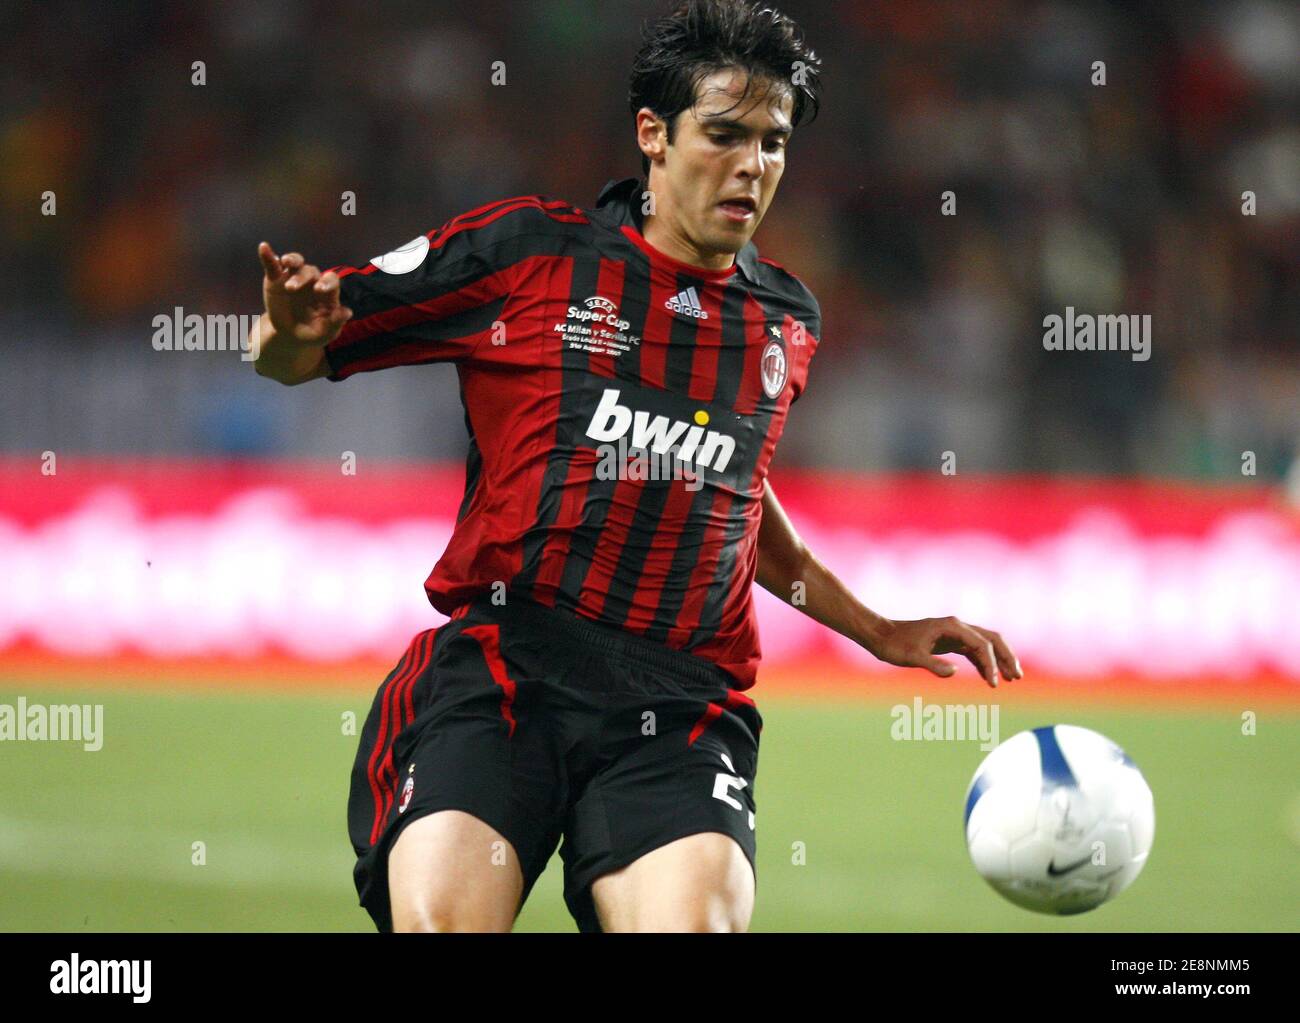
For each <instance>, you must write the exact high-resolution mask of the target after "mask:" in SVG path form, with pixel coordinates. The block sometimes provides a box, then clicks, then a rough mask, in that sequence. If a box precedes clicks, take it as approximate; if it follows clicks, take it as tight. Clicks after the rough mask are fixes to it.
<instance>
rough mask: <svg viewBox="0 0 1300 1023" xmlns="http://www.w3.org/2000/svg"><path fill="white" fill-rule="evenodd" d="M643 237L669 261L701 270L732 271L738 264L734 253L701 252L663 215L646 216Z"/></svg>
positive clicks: (643, 222)
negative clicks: (735, 264)
mask: <svg viewBox="0 0 1300 1023" xmlns="http://www.w3.org/2000/svg"><path fill="white" fill-rule="evenodd" d="M641 237H642V238H644V239H645V240H646V241H647V242H649V243H650V246H651V247H652V248H654V249H656V250H658V251H659V252H662V253H663V254H664V255H665V256H667V257H668V258H669V259H675V260H677V262H679V263H685V264H686V265H687V266H694V267H698V268H699V269H701V270H713V271H716V270H730V269H731V267H732V265H733V264H734V263H735V262H736V254H735V253H734V252H701V251H700V250H699V249H698V248H696V247H695V246H694V245H692V244H691V242H690V240H689V239H688V238H687V237H686V234H685V232H684V231H682V230H681V229H680V228H679V227H677V226H676V225H675V224H674V223H673V222H672V221H671V220H670V219H669V218H668V217H667V216H665V215H663V214H658V215H650V214H647V215H646V216H645V218H644V219H643V221H642V224H641Z"/></svg>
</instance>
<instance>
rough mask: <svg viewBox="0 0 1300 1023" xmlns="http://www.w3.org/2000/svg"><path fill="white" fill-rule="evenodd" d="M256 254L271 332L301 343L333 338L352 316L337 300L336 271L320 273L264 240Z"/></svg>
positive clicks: (298, 255)
mask: <svg viewBox="0 0 1300 1023" xmlns="http://www.w3.org/2000/svg"><path fill="white" fill-rule="evenodd" d="M257 255H258V258H259V259H261V261H262V269H263V271H264V272H265V276H264V277H263V279H262V300H263V301H264V302H265V303H266V313H267V316H269V317H270V320H271V326H272V327H273V328H274V329H275V332H276V333H277V334H281V335H284V336H286V337H291V338H293V339H294V340H295V341H297V342H298V343H299V344H303V345H311V346H321V345H327V344H329V343H330V342H331V341H333V340H334V338H335V337H337V336H338V333H339V331H340V330H342V329H343V324H345V323H347V322H348V320H350V319H351V318H352V310H351V309H349V308H348V307H347V306H344V305H341V304H340V303H339V277H338V274H336V273H334V272H333V271H330V272H329V273H324V274H322V273H321V272H320V269H319V268H318V267H315V266H313V265H312V264H310V263H308V262H307V261H306V260H305V259H303V257H302V254H301V253H298V252H289V253H286V254H285V255H283V256H277V255H276V254H275V252H274V251H273V250H272V248H271V246H270V245H268V244H267V243H266V242H262V244H260V245H259V246H258V247H257Z"/></svg>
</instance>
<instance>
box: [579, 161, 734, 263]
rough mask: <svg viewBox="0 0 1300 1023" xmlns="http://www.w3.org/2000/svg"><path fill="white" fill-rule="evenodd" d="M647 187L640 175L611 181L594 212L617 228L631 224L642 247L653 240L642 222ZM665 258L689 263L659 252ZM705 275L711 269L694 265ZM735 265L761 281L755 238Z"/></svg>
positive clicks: (648, 247) (644, 247)
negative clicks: (645, 233)
mask: <svg viewBox="0 0 1300 1023" xmlns="http://www.w3.org/2000/svg"><path fill="white" fill-rule="evenodd" d="M644 191H645V184H644V182H643V181H642V179H641V178H624V179H623V180H622V181H610V182H609V183H608V184H606V185H605V187H604V188H602V189H601V190H600V195H599V196H597V197H596V211H597V212H596V214H595V216H596V217H597V218H599V219H601V220H603V221H604V223H606V224H608V225H609V226H611V227H613V228H614V229H615V230H620V229H621V228H623V227H625V226H627V227H631V228H632V229H633V230H634V231H635V232H636V234H637V239H636V240H637V241H638V243H639V245H640V247H641V248H642V249H643V250H647V251H658V250H651V247H650V243H649V242H647V241H646V240H645V236H644V235H643V234H642V233H641V228H642V222H643V220H644V218H643V217H642V216H641V196H642V194H643V193H644ZM660 255H661V256H663V258H664V259H666V260H668V261H669V262H677V263H678V264H679V265H681V266H685V265H686V264H684V263H680V261H677V260H673V259H672V258H671V257H669V256H667V255H664V254H663V253H660ZM694 269H696V270H698V271H699V272H700V273H701V274H703V275H708V274H709V273H710V271H707V270H703V269H702V268H698V267H696V268H694ZM736 269H737V270H738V271H739V272H740V273H741V274H743V275H744V276H745V278H746V279H747V280H748V281H749V283H750V284H757V283H758V248H757V247H756V246H755V245H754V243H753V242H747V243H746V245H745V247H744V248H743V249H741V250H740V251H739V252H737V253H736Z"/></svg>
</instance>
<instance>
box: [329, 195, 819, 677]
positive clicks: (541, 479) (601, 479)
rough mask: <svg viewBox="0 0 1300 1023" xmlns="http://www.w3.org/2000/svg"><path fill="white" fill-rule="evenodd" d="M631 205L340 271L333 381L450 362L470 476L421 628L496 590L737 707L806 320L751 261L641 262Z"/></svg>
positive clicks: (429, 237)
mask: <svg viewBox="0 0 1300 1023" xmlns="http://www.w3.org/2000/svg"><path fill="white" fill-rule="evenodd" d="M643 188H644V186H643V182H642V181H641V180H640V179H637V178H628V179H626V180H624V181H620V182H611V183H610V184H608V185H606V187H605V188H604V190H603V191H602V192H601V194H600V197H599V198H598V199H597V202H596V206H595V208H594V209H590V210H584V209H579V208H577V207H574V206H571V205H569V204H568V203H565V202H562V201H559V200H556V199H550V198H547V197H545V196H536V195H533V196H522V197H519V198H514V199H505V200H502V201H501V202H496V203H492V204H490V205H487V206H483V207H481V208H479V209H476V210H472V211H470V212H468V213H465V214H463V215H461V216H459V217H456V218H454V219H452V220H450V221H448V222H447V223H446V224H444V225H443V226H441V227H439V228H438V229H436V230H434V231H431V232H429V233H428V234H426V235H421V236H420V237H418V238H416V239H415V240H414V241H412V242H409V243H407V244H406V245H404V246H402V247H401V248H400V249H397V250H396V251H394V252H390V253H388V254H387V255H385V256H380V257H377V258H376V259H374V260H371V262H370V263H369V264H368V265H366V266H363V267H336V268H335V269H336V270H337V272H338V273H339V275H340V277H341V278H342V282H341V296H342V301H343V303H344V304H345V305H347V306H349V307H351V309H352V310H353V317H352V319H351V320H350V321H349V322H348V324H347V325H346V326H345V327H344V328H343V330H342V332H341V333H340V334H339V335H338V337H337V338H335V339H334V341H332V342H331V343H330V344H329V345H328V347H327V348H326V350H325V354H326V358H327V360H328V363H329V369H330V374H329V379H331V380H342V379H344V378H345V377H348V376H351V375H352V374H353V373H360V372H367V371H370V370H377V369H384V368H387V367H389V366H401V365H409V364H413V363H425V362H454V363H455V364H456V368H457V372H458V373H459V376H460V393H461V400H462V402H463V404H464V408H465V423H466V427H467V429H468V431H469V456H468V460H467V466H466V479H465V494H464V498H463V499H462V501H461V504H460V509H459V512H458V515H457V520H456V526H455V530H454V532H453V535H452V538H451V540H450V542H449V543H448V545H447V549H446V551H445V552H444V553H443V555H442V558H441V559H440V560H439V561H438V563H437V565H436V566H435V567H434V569H433V572H432V573H431V574H430V575H429V578H428V580H427V581H426V583H425V589H426V591H427V592H428V595H429V600H430V602H431V603H432V604H433V606H434V607H436V608H437V609H438V610H439V611H441V612H443V613H444V614H448V615H450V614H452V613H453V612H454V611H455V610H456V609H457V608H458V607H460V606H461V605H463V604H465V603H466V602H468V601H469V600H471V599H472V598H474V597H477V596H479V595H481V594H484V593H491V592H498V593H499V592H503V590H502V586H501V585H500V584H504V592H508V593H512V594H514V593H517V594H521V595H523V596H525V597H528V598H530V599H532V600H535V601H537V602H539V603H541V604H545V605H547V606H550V607H558V608H562V609H565V610H567V611H569V612H571V613H573V614H576V615H580V616H582V617H585V618H590V619H593V620H596V621H599V622H603V623H606V624H608V625H611V626H614V627H617V628H621V629H626V630H628V631H630V632H633V633H636V634H638V635H641V636H644V637H647V638H649V639H652V640H655V641H657V642H660V643H663V644H664V645H666V646H668V647H671V648H673V649H676V650H684V651H687V652H689V653H692V654H695V655H697V656H699V657H702V658H706V659H708V660H710V661H712V662H714V663H715V664H718V665H719V666H721V667H722V668H723V669H725V670H726V671H728V672H730V673H731V674H732V675H733V676H734V677H735V679H736V687H737V688H739V689H746V688H748V687H749V686H751V685H752V684H753V683H754V679H755V673H756V670H757V667H758V663H759V659H760V647H759V639H758V629H757V625H756V622H755V618H754V611H753V606H752V603H751V596H750V589H751V586H752V583H753V580H754V574H755V569H756V566H757V543H758V527H759V521H760V518H761V514H762V498H763V484H764V479H765V478H766V476H767V471H768V464H769V462H770V461H771V458H772V452H773V450H774V449H775V447H776V442H777V440H778V439H779V438H780V436H781V431H782V428H783V426H784V424H785V418H786V414H787V411H788V409H789V406H790V403H791V402H792V401H794V400H795V399H797V398H798V397H799V395H800V393H801V392H802V391H803V388H804V384H805V382H806V380H807V375H808V364H809V361H810V359H811V358H812V355H813V352H814V350H815V349H816V347H817V343H818V339H819V337H820V335H821V311H820V307H819V306H818V303H817V301H816V299H815V298H814V297H813V295H812V293H811V292H810V291H809V290H808V288H807V287H805V286H804V284H803V283H802V282H801V281H799V280H798V279H797V278H796V277H794V276H793V275H792V274H790V273H789V272H788V271H786V270H784V269H783V268H782V267H780V266H779V265H777V264H776V263H773V262H772V261H770V260H766V259H761V258H760V257H759V255H758V250H757V249H756V248H755V247H754V245H753V243H752V242H751V243H749V244H748V245H746V246H745V248H744V249H742V250H741V251H740V252H739V253H738V254H737V256H736V259H735V263H734V265H733V266H732V267H731V268H729V269H727V270H720V271H713V270H706V269H702V268H699V267H695V266H690V265H688V264H685V263H682V262H679V261H677V260H674V259H672V258H670V257H668V256H666V255H665V254H663V253H661V252H659V251H658V250H656V249H655V248H653V247H652V246H651V245H650V244H649V243H648V242H647V241H646V240H645V238H644V237H643V236H642V233H641V228H642V224H643V217H642V214H641V204H642V201H643V195H644V190H643Z"/></svg>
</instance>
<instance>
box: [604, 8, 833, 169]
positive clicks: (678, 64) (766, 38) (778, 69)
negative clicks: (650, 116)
mask: <svg viewBox="0 0 1300 1023" xmlns="http://www.w3.org/2000/svg"><path fill="white" fill-rule="evenodd" d="M800 65H802V67H800ZM733 67H734V68H739V69H741V70H743V71H745V72H747V73H748V81H747V82H746V83H745V95H744V96H742V97H741V99H740V100H739V101H738V102H737V104H736V105H737V106H739V105H740V103H743V102H744V101H745V100H746V99H748V98H749V95H750V90H751V89H752V88H754V87H755V83H756V81H761V80H767V81H769V82H782V83H785V84H786V85H787V86H789V87H790V89H791V90H792V92H793V93H794V111H793V114H792V117H791V121H792V123H793V124H794V125H798V124H799V123H800V122H801V121H802V120H803V118H804V115H805V114H807V113H809V112H811V114H812V116H811V117H810V118H809V120H810V121H811V120H814V119H816V117H817V112H818V110H819V109H820V108H821V93H822V84H821V59H820V58H819V57H818V56H817V54H816V53H814V52H813V51H812V50H811V49H809V48H808V46H807V44H806V43H805V42H804V39H803V33H802V32H801V31H800V29H799V26H798V25H796V24H795V23H794V21H792V20H791V19H790V18H788V17H787V16H786V15H784V14H782V13H781V12H780V11H778V10H775V9H773V8H771V7H759V6H758V4H757V3H756V2H754V0H686V2H685V3H682V4H680V5H679V6H678V7H677V9H676V10H674V11H673V12H672V13H671V14H669V15H666V16H665V17H662V18H659V19H658V20H656V21H653V22H649V23H648V24H646V25H645V26H644V27H643V28H642V30H641V49H640V50H639V51H637V55H636V57H635V59H634V60H633V61H632V74H631V77H630V80H629V83H628V104H629V105H630V106H631V108H632V113H633V115H635V114H636V113H637V111H639V110H640V109H641V108H642V107H649V108H650V109H651V110H653V111H654V112H655V114H656V115H657V116H659V117H661V118H663V120H664V122H665V123H666V124H667V126H668V142H669V143H670V144H671V143H672V141H673V131H674V128H675V126H676V122H677V115H678V114H680V113H681V112H682V111H683V110H688V109H690V108H691V107H692V106H694V105H695V100H696V90H698V88H699V85H700V82H701V81H702V80H703V79H705V78H707V77H708V76H709V75H711V74H713V73H714V72H715V71H721V70H723V69H724V68H733ZM796 70H802V71H803V74H802V75H799V76H797V77H798V81H799V84H795V78H796V75H795V71H796ZM733 109H734V108H733ZM641 170H642V172H643V173H645V174H646V175H649V173H650V161H649V159H647V158H646V155H645V154H644V153H642V154H641Z"/></svg>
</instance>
